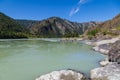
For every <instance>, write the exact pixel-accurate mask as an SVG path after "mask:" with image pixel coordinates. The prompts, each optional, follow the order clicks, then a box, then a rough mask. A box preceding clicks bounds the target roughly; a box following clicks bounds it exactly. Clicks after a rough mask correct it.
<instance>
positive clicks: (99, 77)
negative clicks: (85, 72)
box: [91, 63, 120, 80]
mask: <svg viewBox="0 0 120 80" xmlns="http://www.w3.org/2000/svg"><path fill="white" fill-rule="evenodd" d="M91 80H120V64H117V63H109V64H108V65H107V66H105V67H100V68H96V69H93V70H91Z"/></svg>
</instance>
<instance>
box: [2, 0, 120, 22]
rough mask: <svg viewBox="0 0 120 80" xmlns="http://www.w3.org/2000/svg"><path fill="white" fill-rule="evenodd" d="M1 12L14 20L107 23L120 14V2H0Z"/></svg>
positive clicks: (13, 0)
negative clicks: (65, 20) (54, 19)
mask: <svg viewBox="0 0 120 80" xmlns="http://www.w3.org/2000/svg"><path fill="white" fill-rule="evenodd" d="M0 12H3V13H5V14H6V15H8V16H10V17H12V18H14V19H27V20H28V19H30V20H43V19H46V18H49V17H53V16H55V17H61V18H64V19H68V20H71V21H74V22H89V21H106V20H109V19H112V18H113V17H114V16H116V15H117V14H119V13H120V0H0Z"/></svg>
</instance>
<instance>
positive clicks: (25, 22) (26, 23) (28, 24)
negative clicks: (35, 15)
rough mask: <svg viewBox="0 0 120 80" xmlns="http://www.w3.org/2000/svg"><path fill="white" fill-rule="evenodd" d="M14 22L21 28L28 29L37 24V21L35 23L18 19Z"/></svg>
mask: <svg viewBox="0 0 120 80" xmlns="http://www.w3.org/2000/svg"><path fill="white" fill-rule="evenodd" d="M16 22H18V23H19V24H21V25H22V26H24V27H26V28H28V29H29V28H30V27H31V26H33V25H35V24H37V23H38V22H39V21H37V20H20V19H16Z"/></svg>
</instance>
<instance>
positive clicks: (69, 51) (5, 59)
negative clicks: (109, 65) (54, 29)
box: [0, 39, 105, 80]
mask: <svg viewBox="0 0 120 80" xmlns="http://www.w3.org/2000/svg"><path fill="white" fill-rule="evenodd" d="M104 58H105V56H104V55H102V54H99V53H98V52H95V51H93V50H92V47H91V46H88V45H86V44H84V42H83V41H80V42H59V39H20V40H19V39H17V40H11V39H8V40H0V80H35V78H36V77H38V76H40V75H42V74H46V73H49V72H51V71H54V70H62V69H75V70H79V71H81V72H83V73H85V74H86V75H89V71H90V70H91V69H93V68H96V67H98V66H99V64H98V62H99V61H100V60H102V59H104Z"/></svg>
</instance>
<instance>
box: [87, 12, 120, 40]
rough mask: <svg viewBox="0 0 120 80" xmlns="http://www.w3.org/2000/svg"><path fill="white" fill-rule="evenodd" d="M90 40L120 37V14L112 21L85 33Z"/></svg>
mask: <svg viewBox="0 0 120 80" xmlns="http://www.w3.org/2000/svg"><path fill="white" fill-rule="evenodd" d="M85 34H86V35H87V36H88V37H89V38H91V39H92V38H98V39H99V38H110V37H113V36H118V35H120V14H119V15H117V16H116V17H114V18H113V19H112V20H108V21H105V22H103V23H101V24H99V25H97V26H95V27H91V28H90V29H89V30H87V31H86V32H85Z"/></svg>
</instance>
